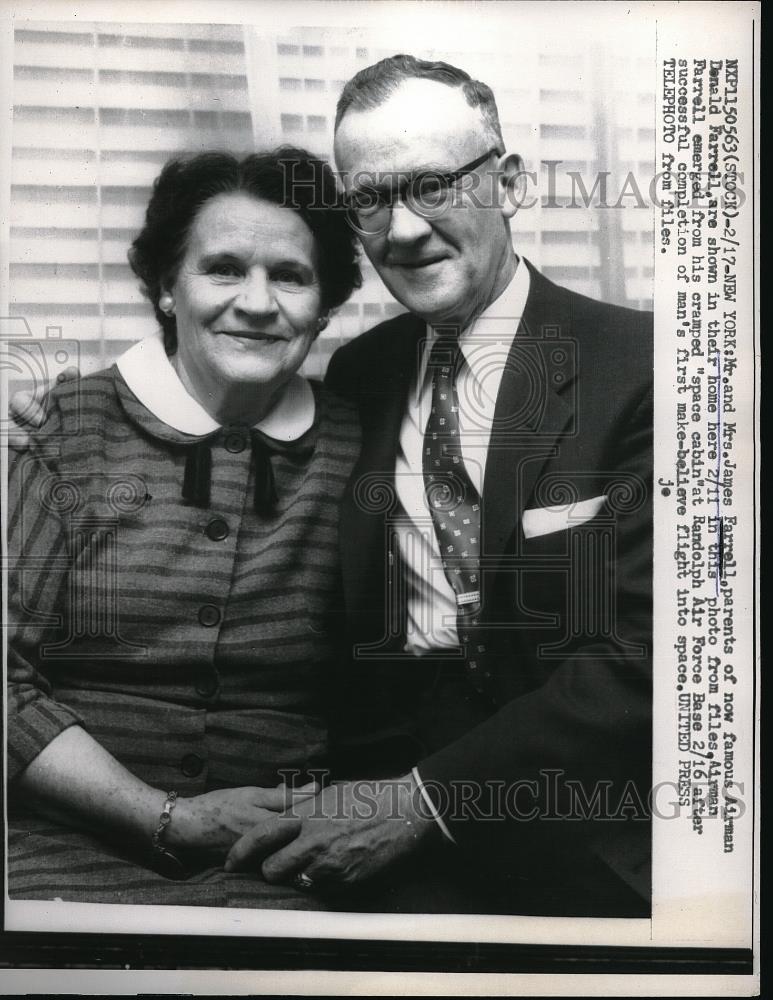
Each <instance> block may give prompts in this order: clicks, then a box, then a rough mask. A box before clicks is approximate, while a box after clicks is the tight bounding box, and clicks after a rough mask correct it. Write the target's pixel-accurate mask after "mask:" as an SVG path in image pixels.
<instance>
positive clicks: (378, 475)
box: [327, 262, 653, 915]
mask: <svg viewBox="0 0 773 1000" xmlns="http://www.w3.org/2000/svg"><path fill="white" fill-rule="evenodd" d="M527 266H529V270H530V276H531V285H530V291H529V296H528V300H527V304H526V308H525V310H524V314H523V317H522V319H521V323H520V326H519V328H518V333H517V336H516V337H515V339H514V341H513V346H512V349H511V351H510V354H509V357H508V363H507V365H506V366H505V372H504V376H503V379H502V383H501V387H500V390H499V395H498V398H497V402H496V410H495V417H494V426H493V430H492V436H491V442H490V446H489V453H488V459H487V464H486V468H485V478H484V485H483V491H482V539H483V566H482V570H483V573H482V580H483V613H482V616H483V625H482V628H483V635H484V637H485V640H486V643H487V645H488V647H489V648H492V647H493V648H494V649H495V651H496V655H495V656H494V658H493V666H492V674H493V676H492V678H491V683H490V689H489V694H488V696H487V697H486V698H483V699H480V698H477V696H475V695H474V694H473V693H472V691H471V688H470V692H469V695H470V700H469V706H470V709H469V713H468V715H467V722H465V721H464V718H465V714H464V712H462V713H461V718H462V720H463V721H462V722H461V723H457V724H456V725H457V729H456V731H454V730H453V728H452V729H451V730H449V732H451V737H450V738H449V742H447V743H446V745H437V744H436V743H435V744H433V742H432V739H425V738H424V737H425V730H424V727H423V723H422V715H421V711H418V710H416V711H415V709H416V706H417V705H420V704H421V699H422V695H421V692H422V683H423V677H424V675H425V674H426V669H425V665H424V664H420V663H418V662H417V661H416V660H415V658H412V657H405V656H404V655H403V656H402V657H401V656H400V655H399V653H400V650H401V649H402V644H403V641H404V637H403V634H402V627H403V626H402V624H401V621H402V618H403V616H402V615H401V613H400V612H401V611H403V610H404V604H405V601H404V596H403V594H404V590H403V581H402V578H401V575H400V571H399V566H398V553H397V545H396V543H394V541H393V540H391V541H390V531H389V526H390V519H392V518H393V517H394V515H395V514H396V511H397V505H396V498H395V492H394V469H395V457H396V450H397V446H398V436H399V433H400V426H401V422H402V419H403V414H404V412H405V409H406V405H407V396H408V392H409V389H410V387H411V385H412V384H413V382H414V379H415V377H416V366H417V362H418V358H419V357H420V352H421V343H422V340H423V338H424V337H425V333H426V330H425V324H424V323H423V322H422V321H421V320H418V319H417V318H416V317H414V316H411V315H409V314H405V315H401V316H397V317H396V318H394V319H391V320H388V321H387V322H385V323H382V324H380V325H379V326H377V327H375V328H374V329H372V330H370V331H368V332H367V333H365V334H363V335H362V336H360V337H358V338H356V339H355V340H354V341H352V342H350V343H348V344H346V345H345V346H343V347H342V348H340V349H339V350H338V351H337V352H336V354H335V355H334V357H333V359H332V361H331V364H330V368H329V371H328V375H327V382H328V384H329V385H330V386H331V387H332V388H333V389H335V390H336V391H337V392H339V393H340V394H342V395H344V396H348V397H350V398H354V399H356V400H357V401H358V403H359V407H360V415H361V420H362V425H363V448H362V454H361V457H360V460H359V463H358V464H357V466H356V467H355V470H354V473H353V477H352V480H351V483H350V486H349V489H348V492H347V495H346V499H345V501H344V507H343V510H342V517H341V525H342V528H341V545H342V554H343V581H344V607H345V613H346V641H347V649H348V651H349V652H350V653H352V657H351V662H350V663H349V664H348V665H347V667H346V669H345V672H344V677H343V685H342V688H341V691H340V692H339V708H340V709H341V710H342V728H341V734H342V746H343V745H346V746H348V747H349V748H350V749H351V752H352V762H353V763H352V771H353V773H356V772H357V771H359V773H362V772H363V769H366V767H367V762H368V761H369V760H372V761H373V770H374V772H377V771H378V770H379V769H380V770H381V772H382V773H392V774H397V773H399V771H400V770H401V769H402V768H404V767H408V766H410V765H413V764H417V765H418V768H419V772H420V774H421V777H422V779H423V781H424V782H425V785H426V786H427V789H428V791H429V793H430V794H431V795H432V797H433V799H434V801H435V802H436V804H437V805H438V807H439V808H441V809H446V808H447V807H448V806H449V804H453V803H456V809H453V808H451V809H450V810H449V811H448V812H446V813H445V820H446V823H447V825H448V828H449V830H450V831H451V833H452V835H453V837H454V838H455V840H456V841H457V844H458V845H459V848H460V849H461V850H462V851H465V850H466V851H470V852H472V854H473V855H474V856H475V857H476V858H479V859H480V858H487V859H495V863H494V862H492V864H493V865H494V867H493V870H494V871H498V872H502V871H505V870H506V869H509V868H512V869H513V870H519V871H526V872H527V873H530V877H532V878H533V877H534V872H535V871H557V870H565V869H566V870H568V869H574V870H577V866H583V865H589V866H591V867H589V868H588V871H590V870H595V869H592V866H593V865H599V864H601V865H602V866H604V870H608V869H611V870H612V871H613V872H614V873H616V875H615V877H616V878H618V877H619V878H621V879H623V880H624V881H625V883H626V884H627V886H629V887H631V888H632V889H634V890H635V893H636V898H637V899H639V900H640V901H641V902H642V904H643V906H644V911H640V915H641V912H646V906H647V905H648V903H649V898H650V876H649V861H650V824H649V820H648V817H647V812H648V806H647V796H648V792H649V788H650V774H651V754H652V736H651V724H652V711H651V702H652V690H651V628H652V620H651V603H652V509H651V490H652V365H653V353H652V352H653V345H652V317H651V314H648V313H641V312H635V311H632V310H629V309H624V308H619V307H616V306H610V305H607V304H604V303H601V302H597V301H594V300H592V299H589V298H586V297H584V296H581V295H578V294H575V293H573V292H570V291H568V290H567V289H564V288H561V287H559V286H557V285H555V284H553V283H552V282H550V281H548V280H547V279H546V278H544V277H543V276H542V275H541V274H540V273H539V272H538V271H536V270H535V269H534V268H533V267H532V266H531V265H530V264H528V262H527ZM602 496H603V497H606V500H605V501H603V502H600V501H599V500H598V498H599V497H602ZM594 498H595V503H590V504H589V503H584V502H585V501H593V500H594ZM599 503H600V504H601V505H600V507H599V509H598V512H597V513H596V514H595V516H592V517H591V518H590V520H584V519H583V518H585V517H587V516H588V510H589V509H590V510H593V509H594V507H595V506H598V505H599ZM545 508H552V512H546V511H545V510H544V509H545ZM556 508H561V509H560V510H556ZM524 511H527V512H528V513H527V515H526V518H524ZM562 511H563V512H562ZM535 512H536V513H535ZM535 519H536V520H535ZM535 524H536V525H537V527H536V529H535V530H536V533H535V531H534V530H531V529H530V530H529V531H528V532H527V533H528V534H529V536H530V537H526V534H525V533H524V525H527V526H532V527H533V526H534V525H535ZM554 528H557V530H553V529H554ZM390 609H391V611H390ZM428 697H429V698H430V699H431V698H433V697H435V695H434V694H433V693H432V691H430V694H429V695H428ZM466 699H467V695H465V701H466ZM448 708H449V711H452V710H453V707H452V706H448ZM441 710H444V709H442V705H441ZM457 714H458V713H457ZM379 754H380V755H381V757H380V759H379ZM572 783H575V784H572ZM464 788H466V789H468V790H467V791H461V789H464ZM471 788H472V789H475V788H480V789H484V790H485V792H484V794H483V795H482V797H481V799H480V801H478V802H477V812H476V804H475V801H474V800H471V796H473V792H470V791H469V789H471ZM487 795H489V796H490V797H489V798H486V796H487ZM497 795H498V796H499V798H498V799H497V798H496V796H497ZM465 796H466V797H467V798H466V802H467V807H466V808H464V804H463V803H462V808H461V809H460V808H459V799H460V797H461V799H462V800H464V799H465ZM502 796H504V800H503V799H502ZM503 801H504V808H503ZM583 802H584V803H585V805H584V806H583ZM497 803H498V804H497ZM492 809H493V812H494V813H495V814H496V815H499V816H502V815H504V818H500V819H492V818H486V816H487V810H489V811H491V810H492ZM567 814H570V815H571V816H572V818H571V819H568V818H564V819H562V818H560V817H561V816H564V817H565V816H567ZM583 814H584V815H583ZM556 817H558V818H556ZM514 912H517V910H515V911H514Z"/></svg>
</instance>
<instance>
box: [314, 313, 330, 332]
mask: <svg viewBox="0 0 773 1000" xmlns="http://www.w3.org/2000/svg"><path fill="white" fill-rule="evenodd" d="M329 322H330V317H329V316H328V315H327V313H326V314H325V315H324V316H320V317H319V319H318V320H317V333H322V331H323V330H324V329H325V327H326V326H327V325H328V323H329Z"/></svg>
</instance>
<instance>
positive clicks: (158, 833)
mask: <svg viewBox="0 0 773 1000" xmlns="http://www.w3.org/2000/svg"><path fill="white" fill-rule="evenodd" d="M176 805H177V792H167V794H166V802H165V803H164V808H163V809H162V810H161V815H160V816H159V818H158V826H157V827H156V830H155V833H154V834H153V838H152V844H153V850H154V851H159V852H160V853H161V854H166V853H167V849H166V847H164V833H165V831H166V828H167V827H168V826H169V821H170V820H171V818H172V810H173V809H174V807H175V806H176Z"/></svg>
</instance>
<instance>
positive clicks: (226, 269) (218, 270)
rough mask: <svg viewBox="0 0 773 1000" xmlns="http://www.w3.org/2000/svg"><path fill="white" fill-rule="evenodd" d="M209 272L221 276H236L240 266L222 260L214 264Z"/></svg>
mask: <svg viewBox="0 0 773 1000" xmlns="http://www.w3.org/2000/svg"><path fill="white" fill-rule="evenodd" d="M209 273H210V274H214V275H217V276H218V277H222V278H236V277H238V276H239V275H240V274H241V268H240V267H239V266H238V264H229V263H228V262H226V261H224V262H223V263H222V264H214V265H213V266H212V267H211V268H210V272H209Z"/></svg>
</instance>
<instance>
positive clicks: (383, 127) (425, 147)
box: [335, 79, 485, 170]
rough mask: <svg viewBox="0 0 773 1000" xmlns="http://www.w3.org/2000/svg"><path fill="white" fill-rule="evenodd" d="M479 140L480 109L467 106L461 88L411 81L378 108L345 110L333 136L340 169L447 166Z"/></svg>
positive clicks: (481, 137) (482, 133)
mask: <svg viewBox="0 0 773 1000" xmlns="http://www.w3.org/2000/svg"><path fill="white" fill-rule="evenodd" d="M481 141H483V142H485V130H484V123H483V118H482V115H481V113H480V109H479V108H472V107H470V105H469V104H468V103H467V100H466V98H465V96H464V94H463V92H462V90H461V89H460V88H458V87H449V86H446V84H443V83H438V82H437V81H435V80H424V79H411V80H406V81H405V82H404V83H402V84H401V85H400V86H399V87H398V88H397V90H396V91H395V92H394V93H393V94H392V95H390V97H389V99H388V100H387V101H385V102H384V103H383V104H380V105H379V106H378V107H376V108H368V109H365V110H359V109H357V110H355V109H350V110H349V111H347V112H346V114H345V115H344V117H343V119H342V120H341V124H340V126H339V129H338V132H337V134H336V140H335V151H336V161H337V162H338V166H339V167H340V168H341V169H343V170H346V169H351V168H357V169H376V168H384V169H398V170H401V169H411V168H412V167H416V166H427V165H431V164H435V163H437V164H444V163H448V164H449V165H450V164H453V162H455V159H456V158H458V157H459V156H464V154H465V153H466V152H467V151H470V150H472V151H473V152H474V151H476V150H477V147H478V146H479V145H481ZM468 159H469V157H468Z"/></svg>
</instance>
